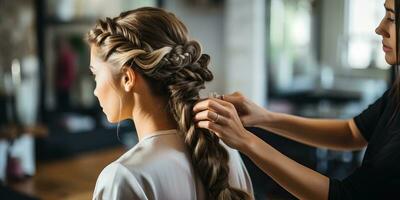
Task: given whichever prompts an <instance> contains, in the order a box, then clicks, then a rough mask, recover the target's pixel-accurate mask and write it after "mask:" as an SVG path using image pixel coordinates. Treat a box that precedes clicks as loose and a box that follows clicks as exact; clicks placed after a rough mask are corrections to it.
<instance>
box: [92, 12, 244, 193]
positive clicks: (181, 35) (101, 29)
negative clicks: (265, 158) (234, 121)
mask: <svg viewBox="0 0 400 200" xmlns="http://www.w3.org/2000/svg"><path fill="white" fill-rule="evenodd" d="M187 32H188V31H187V29H186V27H185V25H184V24H183V23H182V22H181V21H180V20H179V19H178V18H177V17H176V16H175V15H174V14H172V13H168V12H166V11H164V10H163V9H159V8H151V7H143V8H139V9H136V10H131V11H127V12H123V13H121V14H120V15H119V16H118V17H115V18H112V19H111V18H106V19H105V20H99V21H98V23H97V24H96V26H95V27H94V28H93V29H92V30H90V31H89V33H88V38H87V40H88V42H89V44H90V45H95V46H96V47H97V48H98V50H99V56H100V57H101V58H102V59H103V60H104V61H108V62H111V63H114V64H115V66H120V67H122V66H128V67H131V68H133V69H134V70H135V71H136V72H138V73H140V74H141V75H142V76H143V77H144V78H145V80H146V81H147V82H148V83H149V85H150V88H151V90H152V92H153V93H154V94H155V95H159V96H163V97H168V99H169V102H168V108H167V109H168V111H169V112H170V113H171V114H172V116H173V117H174V119H175V121H176V123H177V125H178V133H179V134H180V135H181V136H182V137H183V139H184V142H185V144H186V146H187V149H188V151H189V154H190V157H191V162H192V165H193V167H194V169H195V171H196V173H197V174H198V175H199V176H200V179H201V180H202V183H203V185H204V186H205V188H206V192H207V197H208V199H218V200H227V199H233V200H236V199H250V195H249V194H248V193H246V192H245V191H242V190H240V189H237V188H233V187H231V186H230V185H229V166H228V161H229V155H228V152H227V150H226V149H225V148H224V147H223V146H222V145H221V144H220V142H219V139H218V137H217V136H215V135H214V134H212V133H211V132H210V131H208V130H206V129H200V128H196V126H195V122H194V121H193V119H192V118H193V113H192V109H193V106H194V104H195V103H196V102H197V101H198V100H200V97H199V91H200V90H201V89H204V83H205V82H208V81H211V80H212V79H213V74H212V73H211V71H210V70H209V69H208V64H209V61H210V57H209V56H208V55H207V54H202V50H201V46H200V44H199V43H198V42H197V41H194V40H189V39H188V36H187Z"/></svg>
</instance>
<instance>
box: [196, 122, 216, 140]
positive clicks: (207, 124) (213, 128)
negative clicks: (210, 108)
mask: <svg viewBox="0 0 400 200" xmlns="http://www.w3.org/2000/svg"><path fill="white" fill-rule="evenodd" d="M196 126H197V127H198V128H204V129H207V130H209V131H212V132H215V134H217V135H218V133H220V132H221V130H222V126H220V125H218V124H216V123H214V122H212V121H199V122H197V123H196ZM218 137H219V135H218Z"/></svg>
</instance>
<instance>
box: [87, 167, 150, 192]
mask: <svg viewBox="0 0 400 200" xmlns="http://www.w3.org/2000/svg"><path fill="white" fill-rule="evenodd" d="M120 197H124V198H135V199H136V198H138V199H146V195H145V192H144V190H143V189H142V186H141V184H140V183H139V181H138V179H137V176H135V173H132V171H130V170H128V169H127V168H126V167H125V166H123V165H122V164H121V163H118V162H112V163H111V164H109V165H108V166H106V167H105V168H104V169H103V170H102V172H101V173H100V175H99V177H98V178H97V182H96V187H95V190H94V193H93V199H118V198H120Z"/></svg>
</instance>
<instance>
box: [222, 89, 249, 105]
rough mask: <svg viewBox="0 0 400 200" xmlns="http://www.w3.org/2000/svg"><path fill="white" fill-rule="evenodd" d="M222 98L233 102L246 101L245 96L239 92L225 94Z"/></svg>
mask: <svg viewBox="0 0 400 200" xmlns="http://www.w3.org/2000/svg"><path fill="white" fill-rule="evenodd" d="M222 100H224V101H227V102H230V103H232V104H240V103H242V102H243V101H244V96H243V95H242V94H241V93H239V92H234V93H232V94H228V95H223V99H222Z"/></svg>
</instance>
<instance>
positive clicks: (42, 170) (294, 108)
mask: <svg viewBox="0 0 400 200" xmlns="http://www.w3.org/2000/svg"><path fill="white" fill-rule="evenodd" d="M382 4H383V3H382V0H368V1H365V0H334V1H332V0H246V1H243V0H113V1H108V0H57V1H51V0H13V1H5V0H4V1H0V38H1V40H0V199H5V200H6V199H22V200H24V199H43V200H50V199H66V200H80V199H91V198H92V194H93V189H94V186H95V183H96V179H97V177H98V175H99V173H100V172H101V170H102V169H103V168H104V167H105V166H107V165H108V164H109V163H110V162H112V161H113V160H115V159H117V158H118V157H119V156H120V155H122V154H123V153H124V152H125V151H127V150H128V149H130V148H132V147H133V146H134V145H135V144H136V143H137V141H138V139H137V136H136V132H135V127H134V124H133V122H132V121H122V122H121V123H120V124H111V123H109V122H108V121H107V119H106V117H105V115H104V114H103V113H102V110H101V108H100V106H99V103H98V100H97V99H96V97H95V96H94V95H93V90H94V87H95V85H94V84H95V83H94V81H93V77H92V75H91V74H90V71H89V67H88V66H89V58H90V57H89V48H88V46H87V44H86V43H85V41H84V40H83V38H84V36H85V33H86V32H87V31H88V30H89V29H90V28H91V27H93V25H94V23H95V22H96V20H97V19H98V18H104V17H108V16H116V15H118V14H119V13H120V12H122V11H126V10H131V9H135V8H138V7H142V6H154V7H162V8H165V9H167V10H169V11H171V12H173V13H175V14H176V15H177V16H178V17H179V18H180V19H181V20H182V21H183V22H184V23H185V24H186V25H187V27H188V29H189V34H190V36H191V38H193V39H196V40H198V41H200V43H201V44H202V47H203V51H204V53H207V54H209V55H210V56H211V63H210V64H211V67H210V69H211V70H212V72H213V73H214V77H215V78H214V80H213V81H212V82H210V83H208V84H207V85H206V89H205V90H204V91H202V92H201V95H202V96H203V97H207V96H208V95H209V94H210V93H212V92H216V93H218V94H229V93H232V92H234V91H240V92H242V93H243V94H244V95H245V96H246V97H248V98H249V99H251V100H252V101H254V102H256V103H257V104H259V105H262V106H263V107H265V108H267V109H268V110H271V111H275V112H282V113H290V114H294V115H298V116H305V117H312V118H337V119H350V118H352V117H354V116H356V115H358V114H359V113H360V112H361V111H362V110H363V109H365V108H366V107H367V106H368V105H369V104H371V103H372V102H373V101H374V100H376V99H377V98H378V97H379V96H380V95H381V94H382V93H383V92H384V91H385V90H386V89H387V88H388V86H389V84H390V83H391V81H392V79H393V78H392V77H393V76H394V73H395V72H394V71H392V70H391V68H390V66H388V64H386V63H385V60H384V53H383V52H382V50H381V45H380V44H381V39H380V38H379V37H378V36H377V35H376V34H375V32H374V30H375V27H376V26H377V25H378V24H379V21H380V19H381V18H382V17H383V16H384V12H385V11H384V9H383V6H382ZM361 8H362V9H361ZM371 13H372V14H371ZM248 129H249V130H251V131H252V132H253V133H255V134H257V136H259V137H260V138H262V139H263V140H265V141H266V142H268V143H269V144H270V145H272V146H273V147H275V148H276V149H278V150H279V151H281V152H282V153H284V154H285V155H287V156H288V157H290V158H292V159H294V160H296V161H297V162H299V163H301V164H303V165H306V166H307V167H310V168H312V169H314V170H317V171H318V172H320V173H322V174H324V175H327V176H330V177H335V178H339V179H340V178H343V177H346V176H347V175H348V174H349V173H350V172H352V170H353V169H354V168H355V167H357V166H358V165H359V164H360V162H361V160H362V158H363V154H364V151H363V150H361V151H353V152H350V151H349V152H339V151H331V150H327V149H320V148H314V147H310V146H306V145H303V144H300V143H296V142H293V141H290V140H288V139H285V138H283V137H280V136H277V135H275V134H273V133H270V132H267V131H265V130H262V129H257V128H248ZM242 158H243V160H244V163H245V165H246V167H247V169H248V171H249V174H250V176H251V178H252V183H253V187H254V194H255V198H256V199H257V200H264V199H270V200H274V199H279V200H282V199H295V197H293V196H292V195H290V194H289V193H288V192H287V191H285V190H284V189H283V188H281V187H280V186H279V185H277V184H276V183H275V182H274V181H273V180H272V179H271V178H269V177H268V176H267V175H265V174H264V173H262V171H260V170H259V169H258V168H257V167H256V166H255V165H254V164H252V163H251V162H250V160H249V159H248V158H247V157H246V156H244V155H242Z"/></svg>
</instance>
